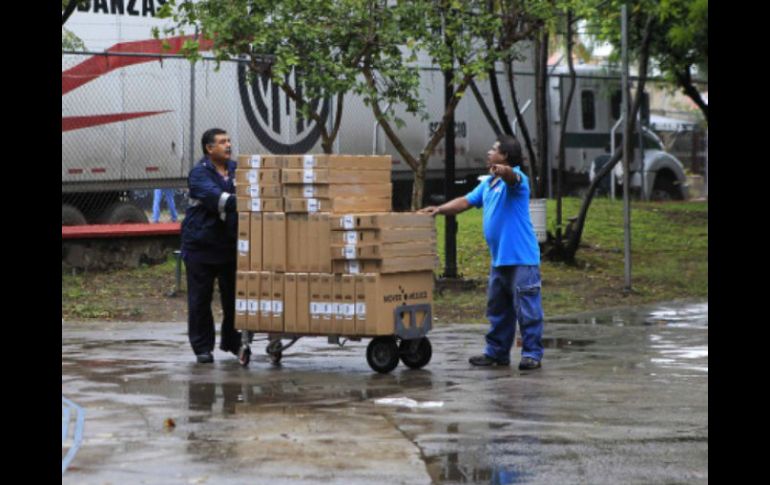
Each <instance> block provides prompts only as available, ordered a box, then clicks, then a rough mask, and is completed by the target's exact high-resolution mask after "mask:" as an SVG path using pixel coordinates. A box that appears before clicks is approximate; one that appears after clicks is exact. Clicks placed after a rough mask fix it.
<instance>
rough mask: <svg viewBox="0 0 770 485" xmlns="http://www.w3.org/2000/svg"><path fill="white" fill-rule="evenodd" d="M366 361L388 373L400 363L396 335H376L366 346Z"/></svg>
mask: <svg viewBox="0 0 770 485" xmlns="http://www.w3.org/2000/svg"><path fill="white" fill-rule="evenodd" d="M366 361H367V362H368V363H369V367H371V368H372V369H373V370H375V371H377V372H379V373H380V374H387V373H388V372H390V371H392V370H393V369H395V368H396V366H397V365H398V345H397V344H396V337H392V336H388V337H375V338H373V339H372V341H371V342H369V346H368V347H366Z"/></svg>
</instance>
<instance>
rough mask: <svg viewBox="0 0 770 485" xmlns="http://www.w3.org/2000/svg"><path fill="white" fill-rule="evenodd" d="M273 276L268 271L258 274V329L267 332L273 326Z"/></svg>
mask: <svg viewBox="0 0 770 485" xmlns="http://www.w3.org/2000/svg"><path fill="white" fill-rule="evenodd" d="M272 317H273V275H272V273H271V272H270V271H260V272H259V327H258V328H257V330H258V331H260V332H269V331H270V330H271V329H272V326H273V318H272Z"/></svg>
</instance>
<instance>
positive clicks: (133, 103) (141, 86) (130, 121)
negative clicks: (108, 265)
mask: <svg viewBox="0 0 770 485" xmlns="http://www.w3.org/2000/svg"><path fill="white" fill-rule="evenodd" d="M246 69H247V66H246V64H245V63H240V62H237V61H224V62H222V63H221V64H220V65H219V66H218V68H217V63H216V62H215V61H214V60H212V59H204V60H203V61H200V62H198V63H196V64H195V65H192V64H191V63H190V62H189V61H188V60H186V59H184V58H182V57H181V56H178V55H158V54H152V55H148V54H131V53H110V54H107V53H74V52H68V53H65V54H63V55H62V224H83V223H86V222H89V223H98V222H107V223H110V222H112V223H117V222H145V221H149V220H151V219H152V203H153V189H156V188H170V189H173V190H174V193H175V201H176V209H177V211H178V212H179V214H180V217H183V214H184V209H185V206H186V197H185V188H186V177H187V174H188V172H189V170H190V169H191V168H192V166H193V164H195V163H196V162H197V161H198V160H199V159H200V158H201V157H202V148H201V146H200V139H201V136H202V134H203V132H204V131H206V130H207V129H209V128H213V127H219V128H222V129H225V130H226V131H227V132H228V133H229V134H230V137H231V139H232V143H233V154H238V153H320V152H321V151H322V148H321V140H320V133H319V127H318V126H316V124H315V123H314V122H312V121H311V120H306V119H302V117H301V116H299V115H298V113H297V110H296V107H295V105H294V103H292V102H290V100H289V99H288V98H287V97H286V95H285V94H284V93H283V92H282V91H281V90H280V89H278V87H277V86H276V85H274V84H273V83H271V82H269V80H268V79H266V78H257V79H253V80H249V79H248V78H247V77H246ZM521 70H522V71H526V70H527V69H526V68H524V69H521ZM290 82H291V83H292V85H294V86H301V80H297V79H291V80H290ZM477 84H478V87H479V91H480V92H481V94H482V96H483V98H484V99H486V103H487V105H488V107H489V109H490V110H491V111H492V112H494V111H495V110H494V107H493V104H492V94H491V89H490V86H489V83H488V82H487V81H478V83H477ZM498 84H499V85H500V89H501V92H502V95H503V99H504V102H505V109H506V112H507V114H508V116H510V117H511V118H512V119H511V121H513V116H514V115H513V113H514V111H513V107H512V105H511V102H510V99H509V98H510V96H509V95H508V91H507V79H506V77H505V75H504V74H503V73H502V72H500V73H499V74H498ZM516 86H517V93H518V96H519V104H520V106H522V107H524V108H523V109H524V110H525V112H524V119H525V122H526V123H527V125H528V127H529V131H530V133H531V134H533V136H534V131H535V130H534V127H535V113H534V111H535V110H534V106H533V105H534V91H535V89H534V77H533V76H532V74H531V72H530V73H527V72H520V73H517V76H516ZM420 93H421V96H422V97H423V101H424V102H425V106H426V109H427V114H428V119H427V120H422V119H420V118H419V117H414V116H411V115H408V114H407V113H404V112H403V110H401V108H397V110H396V112H397V115H398V116H399V117H400V118H402V119H403V120H404V121H406V126H404V127H402V128H399V129H398V131H397V132H398V134H399V137H400V138H401V141H402V142H403V143H404V144H405V145H406V146H407V148H408V150H409V151H410V153H412V155H413V156H415V157H417V156H418V155H419V153H420V151H421V150H422V149H423V148H424V147H425V146H426V144H427V142H428V140H429V139H430V136H431V134H432V129H434V128H435V126H436V124H437V123H438V122H440V121H441V118H442V116H443V114H444V105H445V98H444V74H443V73H442V72H441V71H440V70H438V69H435V68H429V67H426V68H424V69H422V70H421V91H420ZM597 93H601V91H597ZM334 101H335V100H316V101H314V106H315V108H316V112H318V113H319V114H320V115H321V117H322V118H324V119H326V120H328V123H331V122H332V120H333V119H334V115H335V110H336V109H337V108H336V102H334ZM597 102H598V101H597ZM574 104H575V106H576V107H575V109H576V110H577V109H580V107H579V105H580V103H574ZM527 106H529V108H528V109H527ZM383 108H384V107H383ZM597 112H598V111H597ZM343 113H344V116H343V117H342V126H341V129H340V132H339V135H338V137H337V139H336V141H335V144H334V150H333V151H334V152H336V153H359V154H367V153H377V154H384V153H388V154H391V155H392V156H393V160H394V168H393V181H394V189H395V192H397V193H396V194H394V204H395V203H396V202H397V200H396V199H398V198H399V197H398V194H404V197H402V198H403V199H404V200H401V201H400V205H401V206H406V205H408V197H409V195H410V193H411V190H410V187H411V182H410V180H411V170H410V169H409V167H408V165H407V163H406V162H405V161H404V160H403V159H402V158H403V157H402V156H401V155H400V154H399V153H398V151H397V150H396V149H395V148H394V146H393V144H392V143H391V142H390V141H389V140H388V139H387V137H386V136H385V133H384V131H383V129H382V127H380V126H379V125H378V124H377V123H376V122H375V120H374V116H373V114H372V111H371V108H370V107H369V106H366V105H365V103H364V102H363V100H362V98H361V97H359V96H355V95H352V94H349V95H346V96H345V100H344V107H343ZM576 113H577V112H576ZM455 119H456V125H455V126H456V130H455V131H456V139H455V152H456V162H455V163H456V167H457V172H456V173H457V178H458V179H460V180H466V181H468V183H471V181H473V180H475V177H476V176H477V175H478V174H480V173H483V172H484V171H485V159H486V152H487V150H488V149H489V146H490V145H491V143H492V142H493V141H494V138H495V134H494V131H493V129H492V128H491V126H490V125H489V123H488V122H487V120H486V118H485V116H484V114H483V112H482V110H481V108H480V106H479V103H478V101H477V100H476V99H475V97H474V96H473V95H471V94H470V92H469V93H467V94H466V96H465V97H464V98H463V99H462V101H461V102H460V103H459V105H458V106H457V109H456V112H455ZM578 119H580V114H575V115H571V122H573V123H577V121H576V120H578ZM554 126H556V125H554ZM575 126H577V125H575ZM605 131H606V130H605ZM553 132H554V133H555V132H556V130H555V129H554V130H553ZM596 135H597V136H601V135H602V134H601V133H597V134H596ZM607 139H608V137H607ZM688 139H689V140H692V141H689V142H688ZM668 140H671V138H669V139H668ZM701 140H702V137H700V136H699V135H698V134H691V135H690V134H684V135H683V134H681V133H680V134H679V135H678V137H677V139H676V140H674V141H673V142H672V143H671V146H670V147H669V149H670V150H672V151H673V152H674V154H675V155H676V156H678V157H680V159H681V160H682V161H683V162H685V163H686V164H687V165H688V166H690V167H692V170H693V171H695V172H697V171H698V170H701V167H703V165H704V163H703V160H704V157H703V150H702V149H701V148H700V147H701V145H700V142H701ZM688 143H689V144H688ZM444 146H445V145H444V142H443V141H442V142H440V143H439V145H438V146H437V147H436V149H435V150H434V153H433V156H432V157H431V158H430V160H429V164H428V168H429V178H430V179H431V180H432V182H429V184H428V186H427V187H426V189H427V192H428V193H429V194H430V193H438V194H441V193H443V166H444V163H443V162H444V157H445V148H444ZM693 147H695V148H693ZM583 158H585V156H584V157H583ZM588 162H590V160H587V161H586V160H582V161H579V162H576V163H583V164H585V163H588ZM581 167H582V165H581ZM466 188H467V187H463V188H458V192H457V193H459V192H460V191H462V190H465V189H466ZM162 207H163V212H162V213H161V215H160V220H161V221H165V220H168V219H169V217H170V216H169V213H168V211H167V209H166V207H165V201H163V202H162Z"/></svg>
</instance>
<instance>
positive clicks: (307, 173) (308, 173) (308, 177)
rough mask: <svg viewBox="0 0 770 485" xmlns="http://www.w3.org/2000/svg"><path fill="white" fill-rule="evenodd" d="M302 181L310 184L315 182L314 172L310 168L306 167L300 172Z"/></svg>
mask: <svg viewBox="0 0 770 485" xmlns="http://www.w3.org/2000/svg"><path fill="white" fill-rule="evenodd" d="M302 181H303V182H304V183H306V184H312V183H313V182H315V172H314V171H313V169H312V168H306V169H305V170H304V171H303V172H302Z"/></svg>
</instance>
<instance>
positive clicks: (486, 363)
mask: <svg viewBox="0 0 770 485" xmlns="http://www.w3.org/2000/svg"><path fill="white" fill-rule="evenodd" d="M468 362H470V363H471V364H472V365H477V366H480V367H490V366H493V365H499V366H506V365H511V363H510V362H509V361H505V360H497V359H493V358H492V357H489V356H487V355H477V356H475V357H471V358H470V359H468Z"/></svg>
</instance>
